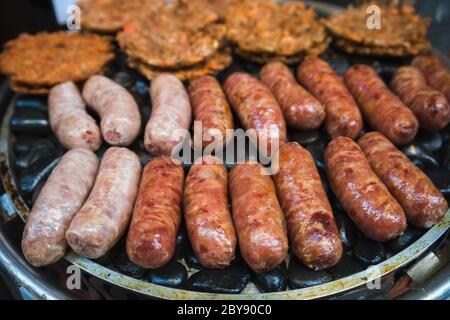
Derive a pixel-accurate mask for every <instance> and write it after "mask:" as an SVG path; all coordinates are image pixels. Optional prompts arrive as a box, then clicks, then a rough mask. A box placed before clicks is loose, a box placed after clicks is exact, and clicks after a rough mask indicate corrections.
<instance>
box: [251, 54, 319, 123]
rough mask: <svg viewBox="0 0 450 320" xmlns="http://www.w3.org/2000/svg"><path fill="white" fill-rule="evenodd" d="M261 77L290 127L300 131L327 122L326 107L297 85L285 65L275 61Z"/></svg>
mask: <svg viewBox="0 0 450 320" xmlns="http://www.w3.org/2000/svg"><path fill="white" fill-rule="evenodd" d="M260 77H261V81H262V82H263V83H264V84H265V85H266V86H268V87H269V89H270V90H271V91H272V93H273V94H274V96H275V97H276V98H277V100H278V102H279V103H280V106H281V109H282V111H283V115H284V118H285V119H286V123H287V124H288V125H289V126H291V127H293V128H296V129H300V130H313V129H317V128H318V127H320V125H321V124H322V122H323V121H324V120H325V108H324V106H323V105H322V104H321V103H320V102H319V101H318V100H317V99H316V98H314V97H313V96H312V95H311V94H310V93H309V92H308V91H306V90H305V89H304V88H303V87H302V86H300V85H299V84H298V83H297V81H296V80H295V78H294V76H293V75H292V73H291V71H290V70H289V68H288V67H287V66H286V65H285V64H284V63H282V62H280V61H273V62H270V63H268V64H266V65H265V66H264V67H263V68H262V69H261V73H260Z"/></svg>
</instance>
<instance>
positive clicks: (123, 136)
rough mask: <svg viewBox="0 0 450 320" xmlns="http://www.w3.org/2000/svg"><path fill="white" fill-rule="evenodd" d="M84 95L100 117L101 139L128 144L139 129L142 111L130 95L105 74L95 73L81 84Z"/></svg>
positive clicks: (110, 142) (116, 143)
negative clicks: (140, 111)
mask: <svg viewBox="0 0 450 320" xmlns="http://www.w3.org/2000/svg"><path fill="white" fill-rule="evenodd" d="M83 98H84V100H85V101H86V103H87V104H88V105H89V106H90V107H91V108H93V109H94V110H95V112H97V113H98V115H99V116H100V118H101V121H100V128H101V130H102V135H103V138H104V139H105V141H106V142H108V143H109V144H110V145H112V146H128V145H130V144H131V143H133V141H134V140H135V139H136V137H137V135H138V134H139V130H140V128H141V114H140V113H139V109H138V106H137V104H136V101H135V100H134V98H133V96H132V95H131V94H130V93H129V92H128V91H127V89H125V88H124V87H122V86H121V85H119V84H118V83H116V82H114V81H112V80H110V79H109V78H107V77H104V76H100V75H95V76H92V77H90V78H89V80H88V81H87V82H86V83H85V85H84V87H83Z"/></svg>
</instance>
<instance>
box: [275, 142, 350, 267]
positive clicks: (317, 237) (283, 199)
mask: <svg viewBox="0 0 450 320" xmlns="http://www.w3.org/2000/svg"><path fill="white" fill-rule="evenodd" d="M275 185H276V187H277V194H278V198H279V199H280V204H281V208H282V209H283V212H284V214H285V216H286V224H287V229H288V233H289V238H290V240H291V248H292V251H293V252H294V254H295V255H296V256H297V258H299V259H300V261H302V262H303V264H305V265H306V266H308V267H309V268H311V269H315V270H319V269H326V268H329V267H331V266H333V265H335V264H336V263H338V262H339V260H340V259H341V257H342V243H341V239H340V237H339V232H338V230H337V227H336V222H335V220H334V216H333V211H332V209H331V206H330V203H329V201H328V198H327V194H326V193H325V190H324V189H323V185H322V181H321V180H320V175H319V172H318V171H317V168H316V164H315V162H314V159H313V157H312V156H311V154H310V153H309V152H308V151H307V150H306V149H304V148H302V147H301V146H300V145H299V144H298V143H296V142H289V143H287V144H285V145H283V146H282V147H281V148H280V153H279V170H278V173H277V174H276V175H275Z"/></svg>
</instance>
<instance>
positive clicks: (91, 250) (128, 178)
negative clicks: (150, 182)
mask: <svg viewBox="0 0 450 320" xmlns="http://www.w3.org/2000/svg"><path fill="white" fill-rule="evenodd" d="M140 177H141V164H140V162H139V158H138V157H137V156H136V154H135V153H134V152H132V151H130V150H128V149H126V148H117V147H112V148H109V149H108V150H106V152H105V154H104V155H103V159H102V162H101V164H100V169H99V172H98V175H97V179H96V180H95V184H94V187H93V188H92V191H91V193H90V194H89V197H88V199H87V200H86V202H85V203H84V205H83V207H82V208H81V210H80V211H79V212H78V213H77V214H76V215H75V218H73V220H72V223H71V224H70V227H69V229H68V230H67V232H66V239H67V242H68V243H69V245H70V247H71V248H72V249H73V250H74V251H75V252H76V253H78V254H79V255H81V256H85V257H88V258H93V259H96V258H99V257H101V256H103V255H104V254H106V253H107V252H108V251H109V250H110V249H111V248H112V247H113V246H114V245H115V244H116V243H117V241H118V240H119V239H120V237H121V236H122V234H123V233H124V231H125V229H126V227H127V226H128V222H129V220H130V217H131V213H132V210H133V205H134V200H135V199H136V194H137V189H138V184H139V179H140Z"/></svg>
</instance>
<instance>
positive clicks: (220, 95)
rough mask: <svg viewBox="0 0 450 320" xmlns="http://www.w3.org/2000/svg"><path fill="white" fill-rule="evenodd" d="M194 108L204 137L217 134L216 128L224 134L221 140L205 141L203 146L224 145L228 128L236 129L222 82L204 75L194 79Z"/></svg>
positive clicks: (190, 93)
mask: <svg viewBox="0 0 450 320" xmlns="http://www.w3.org/2000/svg"><path fill="white" fill-rule="evenodd" d="M189 95H190V97H191V102H192V109H193V111H194V119H195V121H201V123H202V139H203V138H206V137H208V138H209V137H211V139H212V140H214V138H213V137H215V136H216V133H215V130H218V131H219V132H220V133H221V134H222V140H221V141H214V142H211V141H203V140H202V141H203V143H202V147H203V148H206V147H207V146H208V145H209V144H211V143H212V144H213V145H216V144H217V145H220V146H224V145H226V144H227V142H228V141H226V138H227V135H226V131H227V129H234V124H233V115H232V114H231V110H230V106H229V105H228V102H227V99H226V97H225V94H224V92H223V91H222V87H221V86H220V83H219V82H218V81H217V80H216V78H214V77H211V76H202V77H199V78H197V79H195V80H192V81H191V83H190V85H189Z"/></svg>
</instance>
